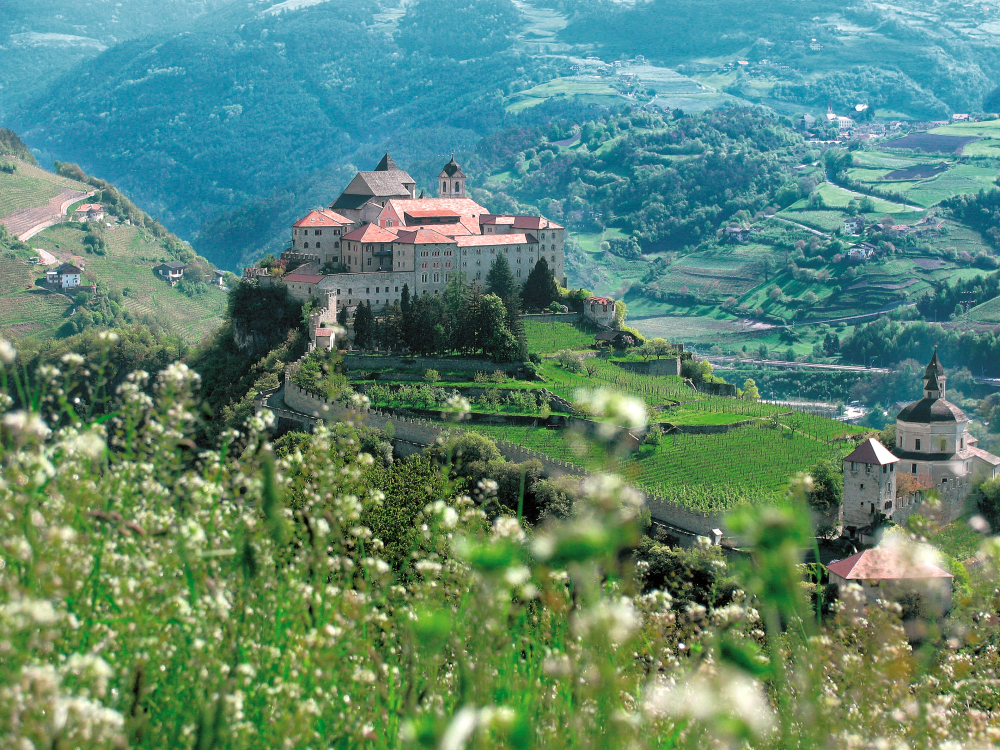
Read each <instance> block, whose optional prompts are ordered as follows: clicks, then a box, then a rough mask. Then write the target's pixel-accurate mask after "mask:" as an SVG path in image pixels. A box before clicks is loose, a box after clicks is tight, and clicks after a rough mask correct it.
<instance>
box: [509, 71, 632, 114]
mask: <svg viewBox="0 0 1000 750" xmlns="http://www.w3.org/2000/svg"><path fill="white" fill-rule="evenodd" d="M560 96H565V97H579V98H582V99H584V100H585V101H597V102H600V103H603V104H608V103H611V102H613V101H614V100H618V99H622V98H623V97H622V95H621V94H620V93H618V92H617V91H616V90H615V89H614V88H612V86H611V84H610V83H605V82H604V81H594V80H578V79H576V78H554V79H553V80H551V81H546V82H545V83H540V84H538V85H537V86H533V87H532V88H530V89H526V90H524V91H520V92H518V93H517V94H515V95H514V96H512V97H511V98H510V102H509V103H508V104H507V111H508V112H513V113H517V112H523V111H524V110H526V109H528V108H530V107H534V106H536V105H538V104H541V103H542V102H544V101H546V100H548V99H551V98H553V97H560Z"/></svg>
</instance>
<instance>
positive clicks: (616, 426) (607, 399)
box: [575, 388, 646, 440]
mask: <svg viewBox="0 0 1000 750" xmlns="http://www.w3.org/2000/svg"><path fill="white" fill-rule="evenodd" d="M575 396H576V404H577V406H579V407H580V408H581V409H583V410H584V411H586V412H587V413H588V414H590V415H592V416H593V417H594V419H596V420H597V421H598V422H600V423H601V426H600V428H599V432H600V437H602V438H603V439H605V440H611V439H612V438H614V437H615V436H616V435H617V434H618V433H619V432H620V431H621V428H625V429H626V430H639V429H642V428H643V427H645V426H646V405H645V404H644V403H643V402H642V400H641V399H638V398H632V397H631V396H626V395H624V394H622V393H618V392H617V391H610V390H606V389H603V388H601V389H597V390H586V389H581V390H579V391H577V392H576V394H575Z"/></svg>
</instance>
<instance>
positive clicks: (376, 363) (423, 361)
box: [344, 352, 522, 374]
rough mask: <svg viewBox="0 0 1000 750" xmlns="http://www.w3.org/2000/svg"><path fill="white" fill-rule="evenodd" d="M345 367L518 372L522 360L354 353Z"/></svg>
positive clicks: (358, 368) (355, 368) (359, 368)
mask: <svg viewBox="0 0 1000 750" xmlns="http://www.w3.org/2000/svg"><path fill="white" fill-rule="evenodd" d="M344 367H345V368H346V369H347V370H349V371H350V370H379V369H382V368H391V369H401V368H405V367H412V368H416V369H418V370H421V371H423V370H445V371H451V370H458V371H459V372H494V371H496V370H500V371H501V372H506V373H508V374H509V373H514V372H517V371H518V370H519V369H520V368H521V367H522V364H521V363H520V362H504V363H500V364H498V363H496V362H491V361H490V360H488V359H450V358H447V357H402V356H397V355H391V354H387V355H384V356H378V355H366V354H352V353H350V352H348V353H347V354H345V355H344Z"/></svg>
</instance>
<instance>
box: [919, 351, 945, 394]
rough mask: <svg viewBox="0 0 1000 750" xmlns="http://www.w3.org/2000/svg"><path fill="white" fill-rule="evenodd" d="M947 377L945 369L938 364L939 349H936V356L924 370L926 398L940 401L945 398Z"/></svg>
mask: <svg viewBox="0 0 1000 750" xmlns="http://www.w3.org/2000/svg"><path fill="white" fill-rule="evenodd" d="M947 380H948V378H946V377H945V374H944V368H943V367H941V363H940V362H938V355H937V347H936V346H935V347H934V356H933V357H931V361H930V362H929V363H928V365H927V369H926V370H924V398H930V399H939V398H942V399H943V398H944V397H945V382H946V381H947Z"/></svg>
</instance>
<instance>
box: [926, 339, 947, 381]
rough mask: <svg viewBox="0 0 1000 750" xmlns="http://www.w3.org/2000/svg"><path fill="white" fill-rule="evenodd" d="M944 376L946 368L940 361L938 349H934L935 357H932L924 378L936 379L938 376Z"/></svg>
mask: <svg viewBox="0 0 1000 750" xmlns="http://www.w3.org/2000/svg"><path fill="white" fill-rule="evenodd" d="M943 374H944V368H943V367H941V363H940V362H939V361H938V355H937V347H936V346H935V347H934V356H932V357H931V361H930V362H929V363H928V365H927V369H926V370H924V377H925V378H929V377H936V376H938V375H943Z"/></svg>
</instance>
